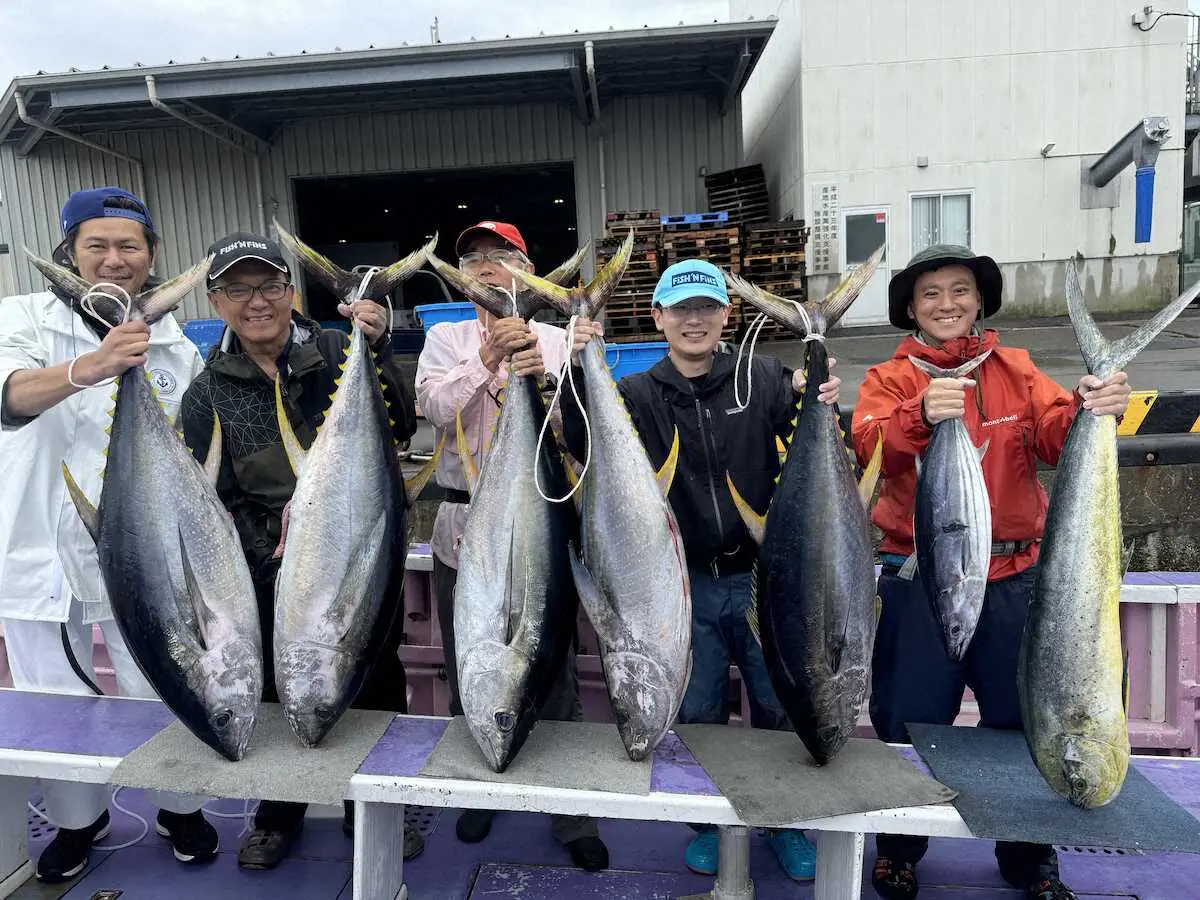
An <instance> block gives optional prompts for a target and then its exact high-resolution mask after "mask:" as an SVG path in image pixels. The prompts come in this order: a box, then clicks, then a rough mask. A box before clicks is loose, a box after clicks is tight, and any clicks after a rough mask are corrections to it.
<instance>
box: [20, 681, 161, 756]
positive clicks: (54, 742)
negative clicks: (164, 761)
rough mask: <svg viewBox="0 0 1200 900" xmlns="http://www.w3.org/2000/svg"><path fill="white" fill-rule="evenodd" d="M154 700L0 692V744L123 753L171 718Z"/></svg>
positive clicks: (89, 753)
mask: <svg viewBox="0 0 1200 900" xmlns="http://www.w3.org/2000/svg"><path fill="white" fill-rule="evenodd" d="M174 720H175V714H174V713H172V712H171V711H170V710H169V709H167V707H166V706H165V705H164V704H162V703H159V702H158V701H156V700H128V699H123V698H121V697H74V696H70V695H67V694H44V693H36V694H35V693H30V692H27V691H0V748H3V749H6V750H41V751H45V752H49V753H72V754H81V755H86V756H127V755H128V754H129V753H131V752H132V751H134V750H136V749H137V748H138V747H140V746H141V745H142V744H144V743H146V741H148V740H150V738H152V737H154V736H155V735H156V734H158V733H159V732H160V731H162V730H163V729H164V728H166V727H167V726H168V725H169V724H171V722H173V721H174Z"/></svg>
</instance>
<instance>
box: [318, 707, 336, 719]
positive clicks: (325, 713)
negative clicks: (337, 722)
mask: <svg viewBox="0 0 1200 900" xmlns="http://www.w3.org/2000/svg"><path fill="white" fill-rule="evenodd" d="M313 712H314V713H316V716H317V718H318V719H320V720H321V721H322V722H328V721H330V720H331V719H333V717H334V711H333V707H330V706H318V707H317V708H316V709H314V710H313Z"/></svg>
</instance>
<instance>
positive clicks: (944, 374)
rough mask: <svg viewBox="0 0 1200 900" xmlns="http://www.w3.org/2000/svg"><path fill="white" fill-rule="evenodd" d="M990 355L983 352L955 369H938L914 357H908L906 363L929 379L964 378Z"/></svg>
mask: <svg viewBox="0 0 1200 900" xmlns="http://www.w3.org/2000/svg"><path fill="white" fill-rule="evenodd" d="M991 355H992V351H991V350H984V351H983V352H982V353H980V354H979V355H978V356H977V357H975V358H974V359H969V360H967V361H966V362H965V363H963V364H962V365H961V366H959V367H958V368H957V369H939V368H938V367H937V366H935V365H934V364H933V363H931V362H927V361H925V360H923V359H920V358H918V357H916V356H909V358H908V361H909V362H910V363H912V364H913V365H914V366H916V367H917V368H918V369H920V370H921V371H922V372H924V373H925V374H926V375H928V376H929V377H930V378H966V377H967V376H968V375H970V374H971V373H972V372H974V371H975V370H976V369H978V368H979V367H980V366H982V365H983V363H984V361H985V360H986V359H987V358H988V357H989V356H991Z"/></svg>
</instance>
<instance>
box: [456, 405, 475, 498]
mask: <svg viewBox="0 0 1200 900" xmlns="http://www.w3.org/2000/svg"><path fill="white" fill-rule="evenodd" d="M454 439H455V445H456V446H457V447H458V461H459V464H460V465H461V466H462V470H463V477H464V478H466V479H467V492H468V493H470V494H471V496H472V497H473V496H475V486H476V485H477V484H479V466H477V465H475V457H474V456H473V455H472V453H471V448H470V447H469V446H468V445H467V433H466V432H465V431H463V423H462V410H461V409H456V410H455V411H454Z"/></svg>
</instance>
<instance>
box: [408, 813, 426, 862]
mask: <svg viewBox="0 0 1200 900" xmlns="http://www.w3.org/2000/svg"><path fill="white" fill-rule="evenodd" d="M424 852H425V838H423V837H421V832H419V831H417V829H415V828H413V827H412V826H411V825H409V824H408V823H407V822H406V823H405V824H404V861H405V862H408V861H409V860H413V859H416V858H417V857H418V856H420V855H421V854H422V853H424Z"/></svg>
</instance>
